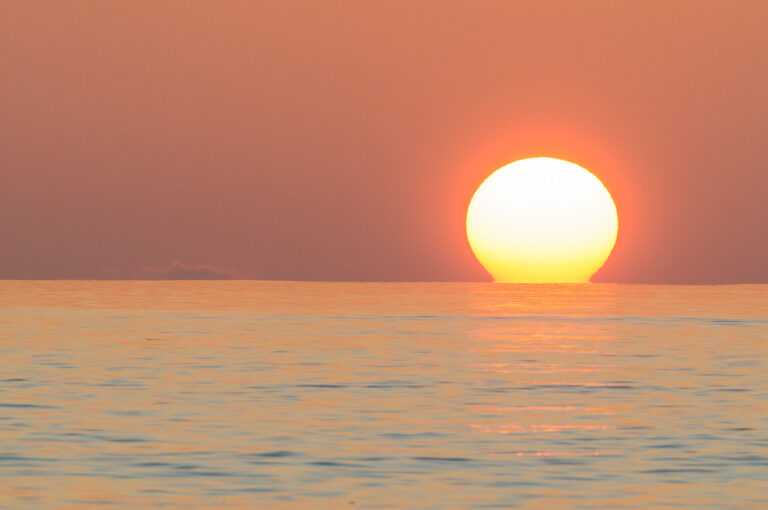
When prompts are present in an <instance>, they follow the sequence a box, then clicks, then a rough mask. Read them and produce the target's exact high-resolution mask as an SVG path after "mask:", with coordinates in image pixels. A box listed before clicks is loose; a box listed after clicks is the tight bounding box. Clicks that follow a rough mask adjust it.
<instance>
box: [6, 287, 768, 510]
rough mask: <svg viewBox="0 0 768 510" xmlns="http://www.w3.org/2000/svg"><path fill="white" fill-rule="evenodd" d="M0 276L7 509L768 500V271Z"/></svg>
mask: <svg viewBox="0 0 768 510" xmlns="http://www.w3.org/2000/svg"><path fill="white" fill-rule="evenodd" d="M0 286H1V288H2V292H0V355H2V358H3V372H2V374H3V375H2V385H0V440H1V443H0V444H2V453H1V456H0V477H2V480H3V483H2V488H1V489H0V507H2V508H39V509H64V508H81V507H84V506H86V505H90V506H94V505H95V506H99V505H107V504H121V505H123V506H126V507H128V508H152V507H160V506H170V507H185V508H221V507H227V508H242V509H246V508H286V507H288V508H339V507H348V506H349V505H350V504H354V505H356V507H358V508H386V507H389V508H469V507H479V506H483V505H489V506H493V505H496V506H500V507H510V506H512V507H514V506H518V507H527V506H530V507H535V508H552V507H563V506H569V505H571V504H572V503H573V502H578V503H579V504H582V505H584V506H585V507H594V506H605V507H611V508H614V507H619V506H621V507H626V508H648V507H649V506H653V505H657V506H666V507H673V508H683V507H691V508H702V507H740V508H750V507H751V508H757V507H759V506H761V504H762V503H763V502H765V492H764V489H765V486H764V474H765V465H766V463H768V438H766V433H765V427H764V423H765V420H766V418H768V416H767V412H766V406H765V404H764V403H765V402H766V401H768V395H767V394H766V388H768V375H766V374H768V366H767V363H766V349H765V333H766V330H767V328H768V300H767V299H766V297H765V296H766V295H768V292H766V290H767V289H768V287H766V286H732V287H705V286H699V287H671V286H622V285H565V286H562V285H560V286H558V285H543V286H531V285H523V286H515V285H500V284H352V283H347V284H328V283H280V282H273V283H269V282H100V283H99V282H0Z"/></svg>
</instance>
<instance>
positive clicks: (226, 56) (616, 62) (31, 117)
mask: <svg viewBox="0 0 768 510" xmlns="http://www.w3.org/2000/svg"><path fill="white" fill-rule="evenodd" d="M767 17H768V4H766V3H765V2H763V1H762V0H756V1H737V2H722V1H710V2H707V1H701V0H691V1H687V2H686V1H646V0H644V1H637V2H616V1H604V2H599V1H590V2H566V1H549V2H547V1H529V2H523V1H511V0H495V1H477V2H464V1H454V0H434V1H426V0H425V1H419V2H414V1H412V0H407V1H404V0H403V1H401V0H388V1H386V2H359V1H352V0H349V1H334V2H320V1H318V2H311V1H307V0H302V1H295V2H290V1H285V0H281V1H259V2H254V1H228V2H218V1H206V2H202V1H192V0H184V1H168V2H157V1H155V0H131V1H123V2H119V1H114V2H98V1H81V0H69V1H67V2H55V1H34V0H25V1H23V2H12V1H4V2H0V178H1V179H0V183H1V184H0V278H93V277H99V276H109V277H132V276H142V275H144V276H147V275H154V276H156V275H158V274H164V273H163V271H166V269H168V268H170V270H169V274H171V276H172V274H177V273H178V274H183V270H185V268H186V267H187V266H188V265H190V266H200V267H195V268H193V269H194V270H197V271H198V272H200V273H205V272H206V271H208V270H209V269H210V271H211V272H215V271H218V270H220V269H221V270H233V271H236V274H238V275H243V276H248V277H253V278H264V279H313V280H315V279H319V280H337V279H339V280H482V279H486V278H487V275H486V274H485V273H484V271H483V270H482V268H481V267H480V266H479V264H478V263H477V262H476V261H475V259H474V257H473V255H472V253H471V251H470V249H469V247H468V245H467V242H466V238H465V233H464V219H465V213H466V206H467V204H468V203H469V199H470V198H471V196H472V193H473V192H474V190H475V188H476V187H477V186H478V185H479V184H480V183H481V182H482V180H483V179H484V178H485V177H486V176H487V175H488V174H490V172H491V171H493V170H494V169H495V168H497V167H499V166H501V165H503V164H505V163H508V162H510V161H513V160H516V159H520V158H523V157H529V156H537V155H546V156H554V157H560V158H564V159H569V160H571V161H574V162H576V163H578V164H580V165H582V166H584V167H586V168H588V169H590V170H591V171H593V172H594V173H595V174H596V175H598V177H600V178H601V179H602V180H603V182H604V183H605V184H606V186H607V187H608V189H609V190H611V192H612V194H613V196H614V199H615V201H616V204H617V207H618V210H619V220H620V229H619V240H618V243H617V247H616V250H615V251H614V253H613V255H612V256H611V258H610V259H609V261H608V263H607V264H606V266H605V267H604V268H603V270H602V271H601V272H600V273H598V275H597V277H596V278H595V279H596V280H598V281H621V282H669V283H720V282H768V263H767V262H766V260H768V213H766V203H768V199H766V198H765V197H766V196H768V150H766V143H767V142H766V133H768V125H767V124H768V121H767V120H766V119H767V118H768V92H766V91H768V70H767V69H768V68H767V67H766V65H765V62H768V30H765V19H766V18H767ZM174 261H178V262H177V264H176V265H175V266H173V267H175V268H176V270H177V273H173V268H172V267H171V264H172V263H173V262H174ZM203 265H204V266H205V267H203ZM217 268H218V269H217ZM179 271H181V273H179ZM154 276H153V277H154Z"/></svg>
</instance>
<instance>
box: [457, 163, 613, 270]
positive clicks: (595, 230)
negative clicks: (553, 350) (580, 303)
mask: <svg viewBox="0 0 768 510" xmlns="http://www.w3.org/2000/svg"><path fill="white" fill-rule="evenodd" d="M618 226H619V223H618V217H617V215H616V206H615V205H614V203H613V199H612V198H611V195H610V193H608V190H607V189H605V186H603V183H601V182H600V180H599V179H598V178H597V177H595V176H594V175H592V174H591V173H590V172H588V171H587V170H585V169H583V168H582V167H580V166H578V165H576V164H574V163H570V162H568V161H563V160H561V159H554V158H529V159H522V160H520V161H516V162H514V163H510V164H509V165H506V166H504V167H502V168H500V169H498V170H496V171H495V172H494V173H493V174H491V175H490V177H488V178H487V179H486V180H485V181H484V182H483V183H482V184H481V185H480V187H479V188H478V189H477V191H476V192H475V195H474V196H473V197H472V201H471V202H470V204H469V209H468V210H467V238H468V239H469V244H470V246H471V247H472V251H473V252H474V253H475V256H476V257H477V259H478V260H479V261H480V263H481V264H482V265H483V266H484V267H485V269H486V270H487V271H488V272H489V273H491V275H492V276H493V279H494V280H495V281H497V282H515V283H580V282H588V281H589V279H590V278H591V277H592V275H593V274H594V273H595V272H596V271H597V270H598V269H600V267H601V266H602V265H603V263H604V262H605V261H606V259H607V258H608V255H610V253H611V250H612V249H613V245H614V244H615V242H616V235H617V233H618Z"/></svg>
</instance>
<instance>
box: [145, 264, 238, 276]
mask: <svg viewBox="0 0 768 510" xmlns="http://www.w3.org/2000/svg"><path fill="white" fill-rule="evenodd" d="M240 276H241V275H240V273H238V272H237V271H235V270H233V269H222V268H220V267H214V266H209V265H206V264H196V265H195V264H185V263H183V262H180V261H178V260H176V261H174V262H173V264H171V265H170V266H168V267H150V266H142V267H140V268H138V269H137V270H136V271H135V272H134V278H136V279H139V280H232V279H235V278H239V277H240Z"/></svg>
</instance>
